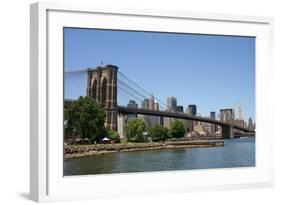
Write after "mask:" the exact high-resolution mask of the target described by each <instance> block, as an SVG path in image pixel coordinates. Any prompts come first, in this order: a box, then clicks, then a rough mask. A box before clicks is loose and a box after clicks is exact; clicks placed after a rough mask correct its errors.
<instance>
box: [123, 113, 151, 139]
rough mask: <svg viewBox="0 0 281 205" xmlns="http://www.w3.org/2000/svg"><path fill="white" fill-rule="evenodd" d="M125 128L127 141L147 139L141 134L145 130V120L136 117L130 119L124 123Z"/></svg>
mask: <svg viewBox="0 0 281 205" xmlns="http://www.w3.org/2000/svg"><path fill="white" fill-rule="evenodd" d="M125 130H126V136H127V139H128V141H133V142H144V141H147V139H146V138H145V137H144V135H143V132H144V131H145V130H146V126H145V122H144V120H143V119H140V118H137V119H132V120H130V121H129V122H128V123H127V125H126V128H125Z"/></svg>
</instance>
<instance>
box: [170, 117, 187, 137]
mask: <svg viewBox="0 0 281 205" xmlns="http://www.w3.org/2000/svg"><path fill="white" fill-rule="evenodd" d="M185 133H186V130H185V128H184V124H183V123H182V122H181V121H179V120H175V121H174V122H173V123H172V126H171V129H170V134H171V136H172V137H175V138H181V137H184V135H185Z"/></svg>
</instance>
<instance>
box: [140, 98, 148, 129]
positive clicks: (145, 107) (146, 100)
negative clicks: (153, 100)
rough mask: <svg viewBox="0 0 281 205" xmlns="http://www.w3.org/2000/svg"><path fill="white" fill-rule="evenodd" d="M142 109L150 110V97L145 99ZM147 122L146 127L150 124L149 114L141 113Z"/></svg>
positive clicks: (141, 116)
mask: <svg viewBox="0 0 281 205" xmlns="http://www.w3.org/2000/svg"><path fill="white" fill-rule="evenodd" d="M141 109H144V110H148V109H149V99H147V98H146V99H144V100H143V101H142V103H141ZM139 117H140V118H142V119H143V120H144V122H145V125H146V127H148V126H149V116H148V115H139Z"/></svg>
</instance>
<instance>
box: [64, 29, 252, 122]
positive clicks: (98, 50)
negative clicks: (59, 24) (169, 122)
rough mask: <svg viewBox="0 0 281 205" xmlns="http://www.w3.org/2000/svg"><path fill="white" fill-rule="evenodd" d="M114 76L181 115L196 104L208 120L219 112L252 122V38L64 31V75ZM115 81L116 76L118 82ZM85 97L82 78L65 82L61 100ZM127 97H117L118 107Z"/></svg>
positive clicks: (89, 30)
mask: <svg viewBox="0 0 281 205" xmlns="http://www.w3.org/2000/svg"><path fill="white" fill-rule="evenodd" d="M101 62H103V64H114V65H117V66H118V67H119V70H120V71H121V72H122V73H123V74H125V75H126V76H128V77H129V78H130V79H132V80H133V81H134V82H136V83H137V84H138V85H140V86H141V87H143V88H144V89H145V90H148V91H149V92H151V93H153V95H154V96H156V97H157V98H158V99H160V100H161V101H163V102H166V99H167V97H168V96H175V97H176V98H177V103H178V105H183V106H184V109H185V108H186V107H187V105H188V104H196V105H197V110H198V113H200V114H201V115H202V116H209V115H210V111H216V113H218V111H219V109H221V108H234V109H235V110H237V107H238V102H239V101H240V103H241V106H242V111H243V117H244V118H245V119H246V120H248V118H249V117H252V118H253V119H255V38H253V37H238V36H218V35H197V34H196V35H193V34H174V33H173V34H171V33H169V34H168V33H155V32H129V31H110V30H97V29H77V28H65V29H64V69H65V71H71V70H85V69H87V68H89V67H92V68H94V67H96V66H98V65H100V64H101ZM120 78H121V76H120ZM85 93H86V75H85V74H80V75H73V76H68V77H65V97H66V98H77V97H78V96H79V95H85ZM128 100H129V97H127V96H126V95H125V93H122V92H120V91H119V92H118V104H123V105H124V104H127V103H128Z"/></svg>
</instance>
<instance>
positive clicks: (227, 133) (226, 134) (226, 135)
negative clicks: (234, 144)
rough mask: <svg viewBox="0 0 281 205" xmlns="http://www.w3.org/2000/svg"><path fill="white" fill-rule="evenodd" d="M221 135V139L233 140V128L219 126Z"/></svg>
mask: <svg viewBox="0 0 281 205" xmlns="http://www.w3.org/2000/svg"><path fill="white" fill-rule="evenodd" d="M221 135H222V138H223V139H232V138H234V133H233V127H232V126H227V125H223V126H221Z"/></svg>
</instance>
